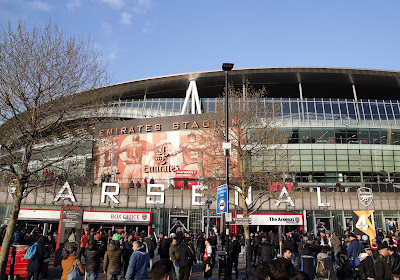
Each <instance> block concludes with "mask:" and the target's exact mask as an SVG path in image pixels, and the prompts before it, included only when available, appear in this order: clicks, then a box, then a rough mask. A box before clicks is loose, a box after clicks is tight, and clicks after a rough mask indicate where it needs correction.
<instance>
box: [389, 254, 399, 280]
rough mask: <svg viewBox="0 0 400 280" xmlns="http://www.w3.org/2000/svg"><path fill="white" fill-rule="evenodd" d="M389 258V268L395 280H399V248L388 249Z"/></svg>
mask: <svg viewBox="0 0 400 280" xmlns="http://www.w3.org/2000/svg"><path fill="white" fill-rule="evenodd" d="M388 254H389V255H388V257H387V261H388V264H389V268H390V270H391V271H392V274H393V279H394V280H399V277H400V256H399V254H398V253H397V248H394V247H389V248H388Z"/></svg>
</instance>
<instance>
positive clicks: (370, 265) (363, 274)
mask: <svg viewBox="0 0 400 280" xmlns="http://www.w3.org/2000/svg"><path fill="white" fill-rule="evenodd" d="M358 258H359V259H360V264H359V265H358V266H357V267H356V276H357V277H358V279H360V280H368V279H375V267H374V259H373V258H372V250H371V248H370V247H369V246H368V247H366V248H364V252H363V253H361V254H360V255H359V256H358Z"/></svg>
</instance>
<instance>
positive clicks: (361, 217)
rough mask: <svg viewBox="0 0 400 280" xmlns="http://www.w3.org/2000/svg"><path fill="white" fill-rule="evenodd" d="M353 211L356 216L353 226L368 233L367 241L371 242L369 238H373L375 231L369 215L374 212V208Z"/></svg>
mask: <svg viewBox="0 0 400 280" xmlns="http://www.w3.org/2000/svg"><path fill="white" fill-rule="evenodd" d="M353 212H354V213H355V214H356V215H357V216H358V220H357V222H356V224H355V228H357V229H358V230H360V231H361V232H363V233H365V234H366V235H368V237H369V242H370V243H371V240H372V239H374V238H375V235H376V232H375V228H374V227H373V226H372V223H371V221H370V219H369V217H370V216H371V215H372V214H373V213H374V210H369V211H353Z"/></svg>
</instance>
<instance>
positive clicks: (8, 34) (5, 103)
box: [0, 20, 109, 279]
mask: <svg viewBox="0 0 400 280" xmlns="http://www.w3.org/2000/svg"><path fill="white" fill-rule="evenodd" d="M106 70H107V67H106V65H104V64H103V62H102V60H101V57H100V55H99V53H98V52H96V51H95V49H94V42H93V40H92V39H90V38H89V39H87V40H83V39H77V38H75V37H74V36H72V37H68V36H66V35H65V34H64V33H63V32H62V31H61V30H59V28H58V26H57V25H54V24H52V23H51V21H50V20H49V22H48V24H47V25H46V26H44V27H40V26H34V27H33V28H32V30H28V29H27V28H26V26H25V24H24V23H23V22H22V21H21V20H20V21H19V22H18V26H17V28H16V29H15V30H14V29H13V27H12V24H11V23H10V22H9V24H8V28H7V29H6V28H4V27H3V28H2V30H1V31H0V125H1V135H0V145H1V146H0V168H1V171H2V175H3V177H6V178H8V182H7V181H6V182H3V184H4V183H5V184H7V183H10V182H12V183H13V187H14V188H13V194H12V198H13V202H12V207H11V212H10V219H9V221H8V227H7V231H6V234H5V237H4V240H3V244H2V250H1V253H0V266H1V276H0V279H5V277H6V276H5V269H6V264H7V258H8V252H9V249H10V246H11V243H12V238H13V233H14V232H15V230H16V224H17V218H18V214H19V211H20V206H21V201H22V199H23V198H24V197H25V196H26V195H27V194H28V193H29V192H30V191H32V190H34V189H36V188H39V187H46V186H49V185H50V184H51V180H49V179H51V178H48V177H47V176H43V172H46V171H45V170H46V169H47V168H49V167H55V168H56V167H57V166H60V163H62V162H63V161H66V160H70V159H71V158H73V157H74V156H75V155H76V154H78V150H79V149H81V148H82V147H83V146H85V145H87V144H88V141H91V139H90V137H91V136H90V135H91V132H90V128H91V127H93V126H94V123H95V121H96V120H97V118H96V115H97V114H96V109H97V108H98V107H99V106H100V105H102V104H103V102H105V94H103V92H102V91H101V87H102V86H103V85H105V84H107V83H108V82H109V78H108V75H107V71H106ZM94 89H96V90H94ZM74 119H79V121H76V120H74ZM89 144H90V142H89ZM4 175H6V176H4ZM45 175H46V174H45ZM45 177H46V178H45Z"/></svg>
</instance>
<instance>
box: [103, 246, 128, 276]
mask: <svg viewBox="0 0 400 280" xmlns="http://www.w3.org/2000/svg"><path fill="white" fill-rule="evenodd" d="M123 261H124V260H123V257H122V251H121V249H119V246H116V245H115V241H114V240H111V241H110V245H109V246H108V248H107V251H106V253H105V254H104V261H103V270H104V273H107V279H111V278H112V277H113V276H114V275H119V272H120V270H121V266H122V263H123Z"/></svg>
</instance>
